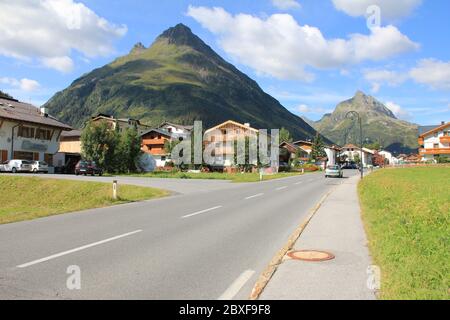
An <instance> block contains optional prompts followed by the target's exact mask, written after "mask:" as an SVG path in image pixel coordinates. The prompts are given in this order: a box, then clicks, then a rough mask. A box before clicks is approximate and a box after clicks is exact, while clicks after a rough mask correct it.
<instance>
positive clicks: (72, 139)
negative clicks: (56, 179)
mask: <svg viewBox="0 0 450 320" xmlns="http://www.w3.org/2000/svg"><path fill="white" fill-rule="evenodd" d="M79 160H81V131H79V130H72V131H64V132H63V133H62V134H61V138H60V143H59V150H58V153H57V154H55V156H54V158H53V166H54V167H55V170H56V171H58V172H65V173H73V172H75V165H76V164H77V163H78V161H79Z"/></svg>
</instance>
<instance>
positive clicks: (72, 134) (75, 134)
mask: <svg viewBox="0 0 450 320" xmlns="http://www.w3.org/2000/svg"><path fill="white" fill-rule="evenodd" d="M61 137H64V138H76V137H81V131H80V130H71V131H63V133H61Z"/></svg>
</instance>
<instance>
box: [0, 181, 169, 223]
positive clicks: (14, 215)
mask: <svg viewBox="0 0 450 320" xmlns="http://www.w3.org/2000/svg"><path fill="white" fill-rule="evenodd" d="M167 194H168V192H166V191H164V190H159V189H153V188H145V187H135V186H126V185H122V186H119V190H118V196H119V199H118V200H116V201H114V200H113V199H112V186H111V184H105V183H97V182H78V181H67V180H55V179H41V178H32V177H6V176H3V177H2V176H0V204H1V205H0V224H4V223H11V222H17V221H23V220H30V219H35V218H40V217H46V216H50V215H55V214H61V213H66V212H73V211H79V210H85V209H92V208H100V207H106V206H111V205H115V204H123V203H128V202H133V201H139V200H147V199H152V198H158V197H163V196H166V195H167Z"/></svg>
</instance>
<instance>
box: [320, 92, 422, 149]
mask: <svg viewBox="0 0 450 320" xmlns="http://www.w3.org/2000/svg"><path fill="white" fill-rule="evenodd" d="M351 110H355V111H357V112H358V113H359V114H360V115H361V118H362V123H363V137H364V141H365V142H379V143H380V144H381V146H382V147H383V148H385V149H387V150H389V151H392V152H394V153H404V152H406V153H410V152H414V151H417V148H418V147H419V146H418V144H417V137H418V126H417V125H415V124H411V123H409V122H406V121H403V120H399V119H397V118H396V117H395V115H394V114H393V113H392V111H391V110H389V109H388V108H387V107H386V106H385V105H383V104H382V103H381V102H379V101H378V100H376V99H375V98H373V97H371V96H368V95H365V94H364V93H363V92H361V91H358V92H357V93H356V95H355V96H354V97H353V98H352V99H350V100H347V101H344V102H342V103H340V104H339V105H338V106H337V107H336V109H335V111H334V112H333V113H332V114H326V115H324V116H323V118H322V119H321V120H320V121H318V122H316V123H315V125H314V127H315V128H316V129H317V130H318V131H319V132H320V133H321V134H323V135H324V136H326V137H327V138H329V139H331V140H333V141H335V142H336V143H338V144H339V145H344V144H346V143H354V144H356V143H358V144H359V141H360V134H359V125H356V121H352V120H351V119H346V115H347V113H348V112H349V111H351ZM366 139H367V140H366Z"/></svg>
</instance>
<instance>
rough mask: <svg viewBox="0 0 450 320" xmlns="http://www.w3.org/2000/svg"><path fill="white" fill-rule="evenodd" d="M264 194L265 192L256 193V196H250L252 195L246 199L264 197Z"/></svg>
mask: <svg viewBox="0 0 450 320" xmlns="http://www.w3.org/2000/svg"><path fill="white" fill-rule="evenodd" d="M263 195H264V193H258V194H255V195H254V196H250V197H247V198H245V200H250V199H254V198H258V197H262V196H263Z"/></svg>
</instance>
